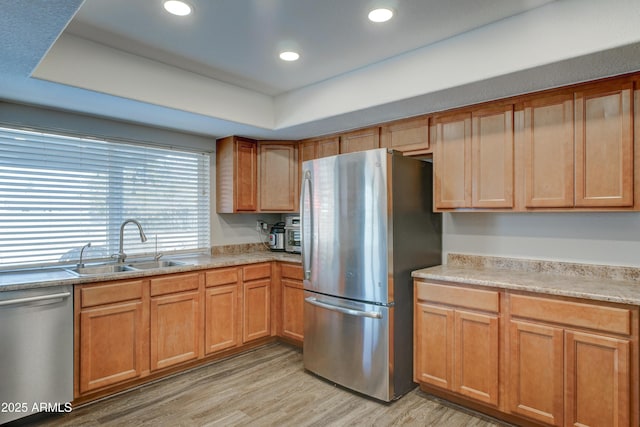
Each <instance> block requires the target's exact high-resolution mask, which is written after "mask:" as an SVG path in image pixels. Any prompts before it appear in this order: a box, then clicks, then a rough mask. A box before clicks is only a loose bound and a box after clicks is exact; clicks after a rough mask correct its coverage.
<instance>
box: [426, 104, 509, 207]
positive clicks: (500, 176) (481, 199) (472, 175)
mask: <svg viewBox="0 0 640 427" xmlns="http://www.w3.org/2000/svg"><path fill="white" fill-rule="evenodd" d="M434 123H435V134H436V148H435V154H434V175H435V177H434V187H435V188H434V199H435V209H436V210H439V209H445V210H446V209H454V208H500V209H511V208H512V207H513V206H514V196H513V185H514V175H513V164H514V151H513V148H514V136H513V105H502V106H498V107H491V108H484V109H480V110H477V111H472V112H462V113H456V114H452V115H443V116H437V117H435V118H434Z"/></svg>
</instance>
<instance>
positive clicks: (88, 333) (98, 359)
mask: <svg viewBox="0 0 640 427" xmlns="http://www.w3.org/2000/svg"><path fill="white" fill-rule="evenodd" d="M144 329H145V328H144V324H143V319H142V302H141V301H132V302H126V303H120V304H117V305H109V306H104V307H96V308H92V309H87V310H83V311H82V312H81V313H80V393H85V392H88V391H91V390H95V389H98V388H101V387H105V386H108V385H112V384H115V383H118V382H120V381H124V380H130V379H133V378H138V377H140V376H141V374H142V366H143V357H144V352H143V345H144V341H145V337H144Z"/></svg>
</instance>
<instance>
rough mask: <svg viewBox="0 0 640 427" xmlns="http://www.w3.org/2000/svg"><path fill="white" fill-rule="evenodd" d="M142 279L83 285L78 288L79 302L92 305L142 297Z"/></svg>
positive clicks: (85, 305) (87, 305) (83, 305)
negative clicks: (89, 285)
mask: <svg viewBox="0 0 640 427" xmlns="http://www.w3.org/2000/svg"><path fill="white" fill-rule="evenodd" d="M143 283H144V282H143V281H142V280H127V281H126V282H116V283H108V284H104V285H103V284H101V285H95V286H91V287H83V288H82V289H81V290H80V301H81V302H80V304H81V305H82V307H93V306H96V305H102V304H111V303H114V302H121V301H130V300H135V299H141V298H142V285H143Z"/></svg>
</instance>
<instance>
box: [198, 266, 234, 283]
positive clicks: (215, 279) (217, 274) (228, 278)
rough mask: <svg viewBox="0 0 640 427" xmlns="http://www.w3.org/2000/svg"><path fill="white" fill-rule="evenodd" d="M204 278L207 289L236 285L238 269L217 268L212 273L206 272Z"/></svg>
mask: <svg viewBox="0 0 640 427" xmlns="http://www.w3.org/2000/svg"><path fill="white" fill-rule="evenodd" d="M205 278H206V279H205V283H206V286H207V287H209V286H220V285H228V284H230V283H236V282H237V281H238V268H237V267H231V268H218V269H216V270H213V271H207V272H206V274H205Z"/></svg>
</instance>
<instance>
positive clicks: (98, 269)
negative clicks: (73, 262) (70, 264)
mask: <svg viewBox="0 0 640 427" xmlns="http://www.w3.org/2000/svg"><path fill="white" fill-rule="evenodd" d="M67 271H68V272H70V273H73V274H75V275H78V276H91V275H97V274H110V273H119V272H121V271H129V268H128V267H127V266H126V265H122V264H100V265H87V266H84V267H75V268H67Z"/></svg>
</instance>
